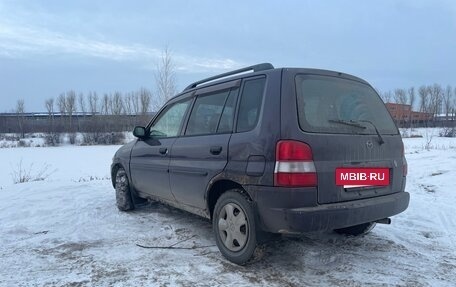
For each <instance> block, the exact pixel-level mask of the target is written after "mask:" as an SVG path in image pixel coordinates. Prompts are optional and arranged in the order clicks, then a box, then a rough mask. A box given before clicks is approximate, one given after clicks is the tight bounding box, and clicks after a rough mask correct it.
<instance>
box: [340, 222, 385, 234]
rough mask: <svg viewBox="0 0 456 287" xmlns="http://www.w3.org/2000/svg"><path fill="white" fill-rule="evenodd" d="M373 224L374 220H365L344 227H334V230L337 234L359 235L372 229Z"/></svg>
mask: <svg viewBox="0 0 456 287" xmlns="http://www.w3.org/2000/svg"><path fill="white" fill-rule="evenodd" d="M375 224H376V223H375V222H367V223H363V224H358V225H354V226H349V227H345V228H340V229H334V231H335V232H336V233H339V234H345V235H352V236H360V235H364V234H366V233H369V232H370V231H371V230H372V229H374V227H375Z"/></svg>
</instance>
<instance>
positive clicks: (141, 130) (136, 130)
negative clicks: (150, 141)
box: [133, 126, 146, 138]
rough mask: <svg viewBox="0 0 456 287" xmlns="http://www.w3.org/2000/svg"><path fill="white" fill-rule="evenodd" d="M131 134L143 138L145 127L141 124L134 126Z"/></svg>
mask: <svg viewBox="0 0 456 287" xmlns="http://www.w3.org/2000/svg"><path fill="white" fill-rule="evenodd" d="M133 135H134V136H135V137H137V138H145V137H146V128H145V127H142V126H136V127H135V128H134V129H133Z"/></svg>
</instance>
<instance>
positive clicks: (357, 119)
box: [295, 75, 398, 134]
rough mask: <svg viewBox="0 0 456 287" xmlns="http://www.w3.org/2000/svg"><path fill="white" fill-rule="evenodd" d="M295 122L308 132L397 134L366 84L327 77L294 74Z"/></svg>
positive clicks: (380, 104) (387, 115)
mask: <svg viewBox="0 0 456 287" xmlns="http://www.w3.org/2000/svg"><path fill="white" fill-rule="evenodd" d="M295 82H296V99H297V105H298V117H299V125H300V127H301V129H302V130H304V131H308V132H322V133H324V132H326V133H360V134H375V128H374V126H375V127H377V129H378V130H379V132H380V133H382V134H397V133H398V130H397V128H396V125H395V124H394V122H393V120H392V119H391V116H390V114H389V113H388V111H387V109H386V107H385V105H384V104H383V102H382V100H381V99H380V97H379V96H378V95H377V93H376V92H375V91H374V89H372V88H371V87H370V86H368V85H366V84H364V83H361V82H358V81H354V80H347V79H341V78H337V77H331V76H317V75H297V76H296V78H295Z"/></svg>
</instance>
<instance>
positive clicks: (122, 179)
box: [115, 167, 135, 211]
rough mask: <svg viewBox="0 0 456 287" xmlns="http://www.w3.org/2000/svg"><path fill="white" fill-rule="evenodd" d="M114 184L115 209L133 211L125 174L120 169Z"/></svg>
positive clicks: (123, 170)
mask: <svg viewBox="0 0 456 287" xmlns="http://www.w3.org/2000/svg"><path fill="white" fill-rule="evenodd" d="M115 182H116V185H115V188H116V203H117V208H118V209H119V210H121V211H128V210H132V209H134V208H135V205H134V204H133V200H132V194H131V191H130V184H129V182H128V177H127V173H126V172H125V169H123V168H122V167H121V168H119V169H118V170H117V173H116V181H115Z"/></svg>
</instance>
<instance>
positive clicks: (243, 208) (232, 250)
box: [212, 189, 257, 265]
mask: <svg viewBox="0 0 456 287" xmlns="http://www.w3.org/2000/svg"><path fill="white" fill-rule="evenodd" d="M212 226H213V230H214V234H215V241H216V244H217V246H218V248H219V250H220V252H221V253H222V255H223V256H224V257H225V258H226V259H228V260H229V261H231V262H233V263H235V264H239V265H244V264H246V263H247V262H248V261H249V260H250V259H252V257H253V254H254V252H255V249H256V247H257V232H256V222H255V212H254V208H253V204H252V202H251V201H250V199H249V198H248V197H247V196H246V195H245V194H244V193H243V191H242V190H239V189H233V190H230V191H227V192H225V193H223V194H222V195H221V196H220V198H219V199H218V200H217V203H216V204H215V208H214V216H213V220H212Z"/></svg>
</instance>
